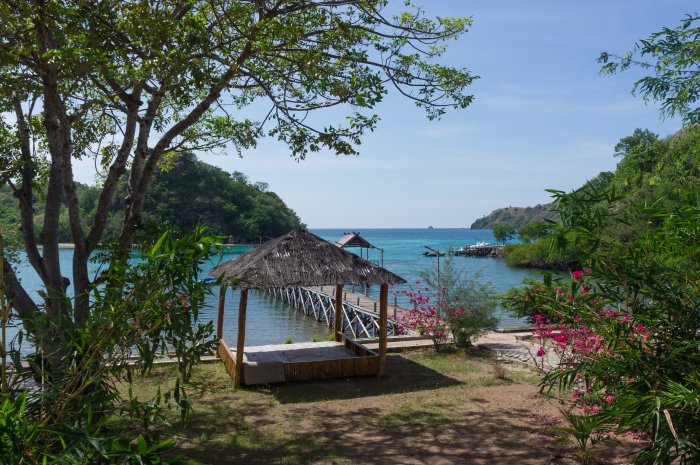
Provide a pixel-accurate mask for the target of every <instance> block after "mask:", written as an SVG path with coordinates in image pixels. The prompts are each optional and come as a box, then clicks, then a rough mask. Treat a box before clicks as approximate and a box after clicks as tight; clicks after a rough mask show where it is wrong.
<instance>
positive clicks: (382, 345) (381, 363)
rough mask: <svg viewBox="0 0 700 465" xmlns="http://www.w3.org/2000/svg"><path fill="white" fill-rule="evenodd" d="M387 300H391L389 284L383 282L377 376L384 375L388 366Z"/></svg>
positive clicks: (380, 298) (380, 291) (380, 301)
mask: <svg viewBox="0 0 700 465" xmlns="http://www.w3.org/2000/svg"><path fill="white" fill-rule="evenodd" d="M387 300H389V285H388V284H382V285H381V287H380V288H379V360H378V364H377V378H381V377H382V376H384V370H385V368H386V338H387V334H386V331H387V328H386V326H387Z"/></svg>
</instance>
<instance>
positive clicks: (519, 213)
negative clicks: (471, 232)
mask: <svg viewBox="0 0 700 465" xmlns="http://www.w3.org/2000/svg"><path fill="white" fill-rule="evenodd" d="M549 205H550V204H546V205H535V206H534V207H506V208H497V209H496V210H494V211H492V212H491V213H489V214H488V215H486V216H484V217H481V218H479V219H478V220H476V221H475V222H474V223H472V225H471V228H472V229H493V226H494V225H496V224H499V223H508V224H510V225H512V226H513V227H515V229H518V228H520V226H522V225H524V224H527V223H533V222H535V221H541V220H543V219H545V218H552V217H553V216H554V215H555V214H554V213H553V212H550V211H549V210H548V209H549Z"/></svg>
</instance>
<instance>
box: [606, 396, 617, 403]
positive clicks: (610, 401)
mask: <svg viewBox="0 0 700 465" xmlns="http://www.w3.org/2000/svg"><path fill="white" fill-rule="evenodd" d="M604 400H605V402H607V403H608V404H612V403H613V402H615V396H610V395H608V396H605V399H604Z"/></svg>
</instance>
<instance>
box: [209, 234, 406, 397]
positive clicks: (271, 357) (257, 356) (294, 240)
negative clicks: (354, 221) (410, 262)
mask: <svg viewBox="0 0 700 465" xmlns="http://www.w3.org/2000/svg"><path fill="white" fill-rule="evenodd" d="M209 274H210V275H211V276H213V277H215V278H221V289H220V294H219V312H218V320H217V326H216V332H217V336H218V338H219V341H220V342H219V347H218V350H217V354H218V355H219V357H220V358H221V359H222V360H223V361H224V364H225V365H226V368H227V370H228V371H229V373H230V374H231V376H232V377H233V380H234V384H235V385H236V386H240V385H241V384H257V383H260V382H275V381H297V380H310V379H318V378H330V377H346V376H359V375H370V374H376V375H377V376H378V377H381V376H382V375H383V374H384V369H385V364H386V344H387V301H388V295H389V285H390V284H400V283H404V282H405V281H404V279H403V278H401V277H400V276H397V275H395V274H394V273H391V272H390V271H388V270H386V269H384V268H381V267H379V266H377V265H374V264H372V263H370V262H368V261H367V260H364V259H362V258H360V257H358V256H357V255H355V254H352V253H350V252H347V251H345V250H343V249H342V248H340V247H338V246H336V245H334V244H331V243H330V242H328V241H325V240H323V239H321V238H320V237H318V236H316V235H314V234H312V233H310V232H308V231H306V230H303V229H295V230H293V231H291V232H290V233H288V234H286V235H284V236H282V237H279V238H277V239H274V240H271V241H269V242H266V243H265V244H262V245H260V246H258V247H256V248H255V249H253V250H251V251H250V252H248V253H246V254H244V255H241V256H239V257H237V258H235V259H233V260H231V261H228V262H225V263H222V264H221V265H219V266H217V267H216V268H214V269H212V270H211V271H210V272H209ZM346 284H352V285H362V286H373V285H379V286H380V292H379V301H380V305H379V350H378V353H375V352H373V351H371V350H369V349H367V348H365V347H363V346H362V345H360V344H358V343H356V342H355V341H353V340H351V339H350V338H349V337H346V336H345V335H344V334H343V332H342V319H343V312H342V308H343V286H344V285H346ZM329 285H330V286H335V308H334V310H335V312H334V313H335V314H334V334H335V342H332V343H325V344H324V343H312V344H314V345H313V346H311V345H310V344H291V345H284V346H262V347H245V322H246V306H247V302H248V289H269V288H287V287H298V286H329ZM228 287H233V288H236V289H240V292H241V295H240V304H239V311H238V339H237V343H236V350H235V351H232V350H231V349H230V348H229V346H228V345H227V343H226V342H225V341H224V340H223V337H222V334H223V321H224V303H225V297H226V290H227V288H228ZM293 346H297V347H293ZM244 368H245V369H244ZM261 372H265V374H266V376H260V373H261ZM246 377H249V378H250V379H246Z"/></svg>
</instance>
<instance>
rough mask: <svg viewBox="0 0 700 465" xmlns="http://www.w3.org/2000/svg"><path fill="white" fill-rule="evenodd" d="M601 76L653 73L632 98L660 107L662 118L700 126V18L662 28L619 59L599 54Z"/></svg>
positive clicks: (636, 86) (636, 87) (634, 89)
mask: <svg viewBox="0 0 700 465" xmlns="http://www.w3.org/2000/svg"><path fill="white" fill-rule="evenodd" d="M598 61H599V62H600V63H602V64H603V67H602V69H601V72H602V73H604V74H615V73H617V72H619V71H625V70H628V69H630V68H641V69H643V70H645V71H648V72H650V73H651V74H650V75H648V76H644V77H643V78H641V79H639V80H638V81H637V82H635V83H634V87H632V93H633V94H637V93H639V94H641V95H642V97H643V98H644V100H645V101H656V102H659V103H660V104H661V116H662V118H665V117H674V116H679V117H681V118H682V119H683V122H684V123H685V124H686V125H693V124H698V123H700V105H699V104H698V102H699V101H700V16H698V15H697V14H695V15H688V16H687V17H686V18H685V19H684V20H683V21H682V22H681V24H680V25H679V26H677V27H675V28H667V27H665V28H663V29H662V30H660V31H658V32H655V33H653V34H651V35H650V36H649V37H647V38H646V39H643V40H640V41H639V42H638V43H637V45H636V47H635V48H634V49H633V50H631V51H629V52H627V53H625V54H624V55H618V54H615V53H610V52H603V53H601V54H600V57H599V58H598Z"/></svg>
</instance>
